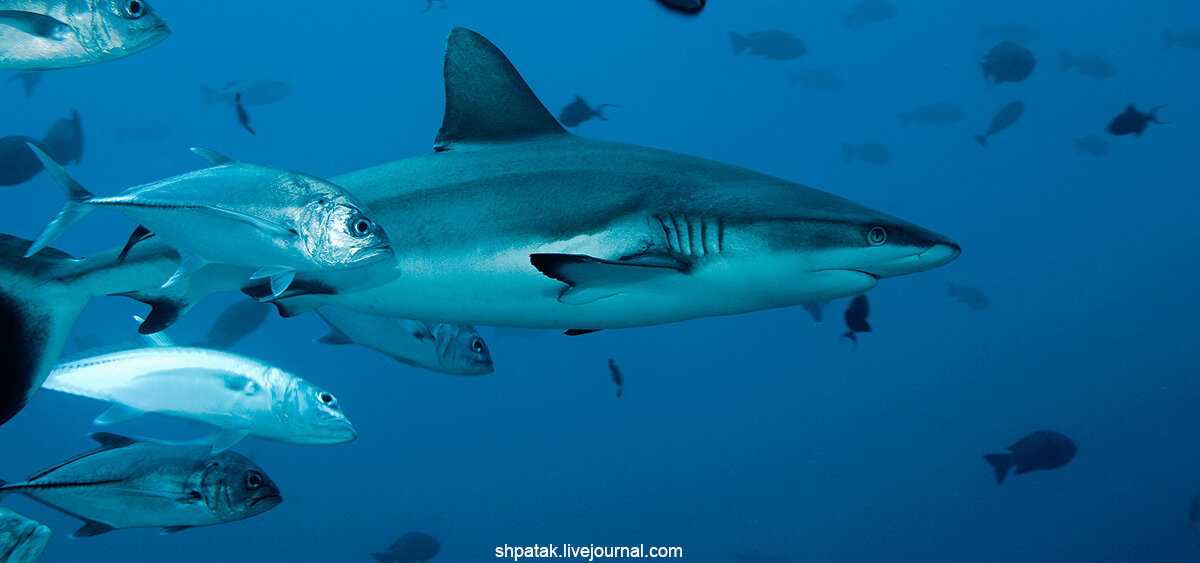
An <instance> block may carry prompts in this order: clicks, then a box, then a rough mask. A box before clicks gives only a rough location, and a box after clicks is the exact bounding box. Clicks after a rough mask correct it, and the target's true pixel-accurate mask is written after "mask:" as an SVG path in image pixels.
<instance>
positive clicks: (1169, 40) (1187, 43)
mask: <svg viewBox="0 0 1200 563" xmlns="http://www.w3.org/2000/svg"><path fill="white" fill-rule="evenodd" d="M1163 34H1164V36H1165V37H1166V41H1165V42H1163V49H1170V48H1171V47H1174V46H1176V45H1179V46H1180V47H1185V48H1188V49H1200V28H1196V29H1190V30H1188V31H1184V32H1182V33H1172V32H1171V30H1169V29H1168V30H1166V31H1165V32H1163Z"/></svg>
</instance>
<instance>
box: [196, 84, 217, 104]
mask: <svg viewBox="0 0 1200 563" xmlns="http://www.w3.org/2000/svg"><path fill="white" fill-rule="evenodd" d="M200 92H201V93H202V94H204V101H203V102H201V106H202V107H209V106H212V105H213V104H215V103H217V102H219V101H221V93H220V92H217V91H216V90H213V89H212V88H210V87H209V86H206V85H204V84H201V85H200Z"/></svg>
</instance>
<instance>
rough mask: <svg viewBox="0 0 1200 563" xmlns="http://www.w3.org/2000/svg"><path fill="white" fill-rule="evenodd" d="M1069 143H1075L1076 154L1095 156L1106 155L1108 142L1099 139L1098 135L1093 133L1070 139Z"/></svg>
mask: <svg viewBox="0 0 1200 563" xmlns="http://www.w3.org/2000/svg"><path fill="white" fill-rule="evenodd" d="M1071 142H1073V143H1075V153H1076V154H1090V155H1095V156H1104V155H1106V154H1108V141H1105V140H1104V139H1102V138H1100V135H1097V134H1095V133H1090V134H1088V135H1085V136H1083V137H1078V138H1075V139H1071Z"/></svg>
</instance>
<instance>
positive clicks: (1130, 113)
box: [1108, 104, 1170, 137]
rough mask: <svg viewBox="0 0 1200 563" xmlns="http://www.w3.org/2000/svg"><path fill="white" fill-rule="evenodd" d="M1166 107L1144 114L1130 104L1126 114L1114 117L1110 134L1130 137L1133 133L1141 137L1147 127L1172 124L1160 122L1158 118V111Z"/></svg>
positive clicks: (1109, 126)
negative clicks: (1152, 124)
mask: <svg viewBox="0 0 1200 563" xmlns="http://www.w3.org/2000/svg"><path fill="white" fill-rule="evenodd" d="M1164 107H1166V106H1157V107H1155V108H1154V109H1152V110H1150V111H1149V112H1142V111H1138V109H1137V108H1136V107H1134V106H1133V104H1129V107H1127V108H1125V112H1124V113H1122V114H1121V115H1118V116H1116V117H1114V118H1113V120H1112V122H1111V123H1109V124H1108V132H1109V133H1112V134H1113V135H1128V134H1130V133H1132V134H1134V135H1137V136H1139V137H1140V136H1141V135H1142V132H1143V131H1145V130H1146V126H1147V125H1149V124H1151V123H1157V124H1159V125H1167V124H1169V123H1170V122H1169V121H1159V120H1158V116H1157V114H1158V110H1160V109H1162V108H1164Z"/></svg>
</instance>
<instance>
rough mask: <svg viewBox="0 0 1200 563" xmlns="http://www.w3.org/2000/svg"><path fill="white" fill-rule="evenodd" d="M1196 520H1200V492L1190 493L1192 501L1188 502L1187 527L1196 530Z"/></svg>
mask: <svg viewBox="0 0 1200 563" xmlns="http://www.w3.org/2000/svg"><path fill="white" fill-rule="evenodd" d="M1196 522H1200V492H1197V493H1196V494H1194V495H1192V502H1191V503H1189V504H1188V527H1189V528H1191V529H1192V530H1193V531H1195V530H1196Z"/></svg>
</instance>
